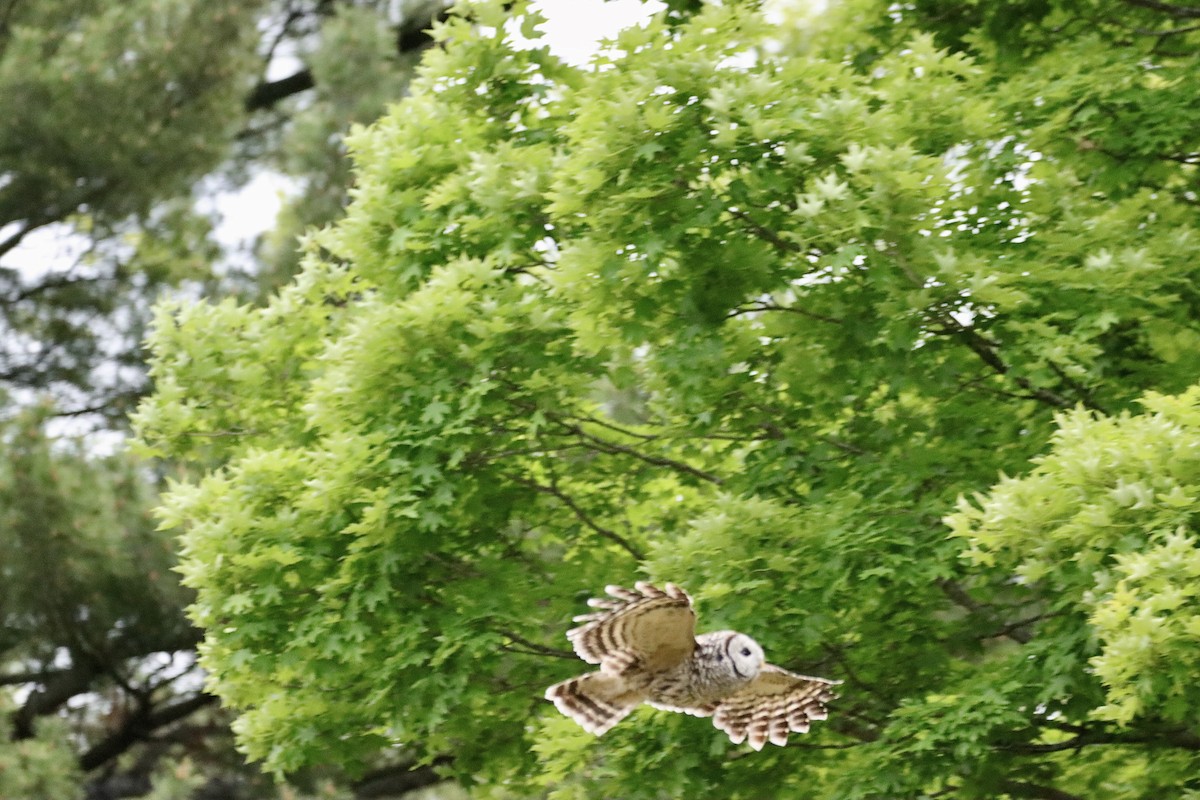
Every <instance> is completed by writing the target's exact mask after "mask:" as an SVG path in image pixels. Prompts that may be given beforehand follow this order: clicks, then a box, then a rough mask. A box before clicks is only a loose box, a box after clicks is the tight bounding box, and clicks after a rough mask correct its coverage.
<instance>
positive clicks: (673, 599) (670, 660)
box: [567, 582, 696, 674]
mask: <svg viewBox="0 0 1200 800" xmlns="http://www.w3.org/2000/svg"><path fill="white" fill-rule="evenodd" d="M604 591H605V592H607V593H608V594H609V595H610V596H611V598H612V599H609V598H607V597H604V598H593V599H592V600H589V601H588V605H589V606H592V607H593V608H598V609H601V610H600V611H596V612H593V613H591V614H583V615H581V616H578V617H575V621H576V622H582V623H584V624H583V625H580V626H579V627H577V628H572V629H571V630H569V631H567V639H569V640H570V641H571V644H572V645H573V646H574V648H575V653H576V655H578V656H579V657H580V658H582V659H583V660H584V661H587V662H588V663H590V664H599V665H600V668H601V669H602V670H604V671H605V672H612V673H616V674H624V673H627V672H630V671H633V670H646V671H650V672H657V671H660V670H664V669H670V668H671V667H673V666H675V665H676V664H679V663H681V662H682V661H683V660H684V659H686V658H688V657H690V656H691V655H692V653H693V651H694V650H695V649H696V612H695V611H693V610H692V598H690V597H688V594H687V592H685V591H684V590H683V589H680V588H679V587H678V586H676V585H675V584H673V583H668V584H666V585H665V586H664V588H662V589H659V588H658V587H656V586H652V585H650V584H649V583H644V582H639V583H636V584H634V588H633V589H625V588H622V587H620V586H606V587H604Z"/></svg>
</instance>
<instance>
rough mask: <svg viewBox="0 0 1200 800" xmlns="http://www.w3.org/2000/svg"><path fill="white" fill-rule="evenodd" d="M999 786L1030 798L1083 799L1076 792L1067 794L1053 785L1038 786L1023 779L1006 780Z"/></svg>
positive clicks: (1049, 799) (1009, 791)
mask: <svg viewBox="0 0 1200 800" xmlns="http://www.w3.org/2000/svg"><path fill="white" fill-rule="evenodd" d="M1000 788H1002V789H1003V790H1004V791H1006V792H1008V793H1009V794H1012V795H1014V796H1016V797H1028V798H1031V800H1083V798H1082V797H1080V796H1079V795H1076V794H1069V793H1067V792H1064V791H1062V790H1061V789H1055V788H1054V787H1053V786H1040V785H1038V784H1036V783H1027V782H1025V781H1014V780H1006V781H1004V782H1002V783H1001V784H1000Z"/></svg>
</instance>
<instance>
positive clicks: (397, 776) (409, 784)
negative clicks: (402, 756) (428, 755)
mask: <svg viewBox="0 0 1200 800" xmlns="http://www.w3.org/2000/svg"><path fill="white" fill-rule="evenodd" d="M453 762H454V759H453V758H452V757H451V756H438V757H437V758H435V759H434V760H433V761H432V762H431V763H429V764H425V765H422V766H419V767H414V766H413V765H412V764H398V765H395V766H391V767H383V768H382V769H377V770H373V771H371V772H368V773H367V774H366V775H364V776H363V777H362V779H361V780H359V781H358V782H357V783H356V784H355V785H354V797H355V798H356V800H374V798H377V797H399V796H400V795H404V794H408V793H409V792H415V791H416V790H417V789H424V788H426V787H427V786H433V785H435V784H438V783H443V782H444V781H445V780H446V778H444V777H442V776H441V775H440V774H438V771H437V768H438V767H444V766H446V765H448V764H452V763H453Z"/></svg>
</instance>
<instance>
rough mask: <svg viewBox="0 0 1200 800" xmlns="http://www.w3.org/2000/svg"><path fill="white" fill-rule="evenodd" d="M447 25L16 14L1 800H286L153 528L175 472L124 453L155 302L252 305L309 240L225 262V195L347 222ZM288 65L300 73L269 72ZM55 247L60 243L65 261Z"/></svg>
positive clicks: (3, 67)
mask: <svg viewBox="0 0 1200 800" xmlns="http://www.w3.org/2000/svg"><path fill="white" fill-rule="evenodd" d="M441 11H442V4H440V3H436V2H412V3H401V4H397V3H391V2H374V3H355V4H353V5H351V4H347V3H338V2H328V1H327V0H314V2H292V0H287V2H245V3H239V2H195V1H194V0H165V1H164V0H134V1H132V2H125V3H119V4H112V3H95V2H55V0H49V1H48V2H39V3H21V2H0V98H2V100H0V106H2V107H3V110H4V112H5V113H3V114H0V259H2V260H0V326H2V327H0V330H2V333H3V335H2V336H0V453H2V455H3V458H0V464H2V467H0V520H2V522H3V524H0V575H2V577H3V581H2V586H0V618H2V621H3V625H2V629H3V633H2V634H0V687H3V688H2V690H0V719H2V720H3V722H4V724H5V727H6V730H8V731H9V734H10V735H6V736H4V737H0V740H2V741H0V796H3V797H34V796H45V797H69V796H74V795H78V796H87V797H88V798H89V800H93V799H94V800H100V799H101V798H116V797H136V796H145V795H147V794H148V793H151V792H152V791H153V792H156V793H158V796H167V795H168V794H170V796H173V797H183V796H195V797H197V798H200V797H206V796H207V797H211V796H214V793H217V794H220V796H222V797H228V798H239V799H240V798H249V797H251V796H254V797H276V796H278V794H279V791H278V790H277V789H276V788H275V787H273V786H272V785H271V780H270V779H269V778H267V777H264V776H263V775H261V774H259V772H258V770H256V769H253V768H251V769H247V768H246V767H245V766H244V764H243V763H242V759H241V758H240V757H239V756H238V755H237V754H236V752H234V750H233V748H232V744H231V735H230V733H229V729H228V721H229V715H228V714H226V713H225V712H223V711H221V710H220V709H218V708H216V703H215V702H214V701H215V697H213V696H212V695H209V694H206V693H204V692H203V691H202V689H201V686H202V674H201V672H200V670H199V669H198V668H197V667H196V666H195V647H196V644H197V642H198V640H199V638H200V635H199V631H197V630H196V629H195V628H194V627H192V626H191V625H190V623H188V621H187V620H186V618H185V617H184V614H183V608H184V606H185V605H186V604H187V602H188V600H189V595H190V593H189V592H188V591H187V590H186V589H183V588H182V587H180V585H179V583H178V577H177V575H175V573H174V572H173V571H172V570H173V566H174V563H175V551H174V546H173V542H172V541H171V540H170V538H169V537H168V536H166V535H164V534H162V533H160V532H158V531H157V530H156V529H155V528H156V523H155V522H154V521H153V519H152V517H151V515H150V509H151V508H152V507H153V506H154V505H155V504H156V502H157V500H156V497H157V490H158V488H159V486H160V484H161V478H162V475H163V474H164V473H167V474H170V473H173V472H174V471H175V469H176V467H175V466H173V465H158V466H157V467H156V468H155V469H151V468H149V467H148V466H147V465H146V464H144V463H143V462H140V461H138V460H136V459H133V458H131V457H130V456H129V455H128V454H125V453H122V452H119V451H120V450H121V449H122V448H121V446H120V445H119V442H120V440H121V438H122V437H123V436H124V435H125V432H126V431H127V420H126V415H127V413H128V411H129V410H130V409H131V408H132V407H133V405H134V404H135V403H136V401H137V398H138V397H140V396H141V395H142V394H143V393H144V392H145V390H146V388H147V386H148V381H147V379H146V375H145V368H144V364H143V360H144V353H143V351H142V350H141V342H142V339H143V337H144V334H145V329H146V323H147V322H148V320H149V318H150V309H151V307H152V305H153V303H154V301H155V299H156V298H157V297H159V296H161V295H162V294H164V293H172V294H174V295H175V296H177V297H195V296H199V295H201V294H205V293H207V294H211V295H216V296H222V295H225V294H228V293H230V292H237V293H238V294H239V296H241V297H243V298H244V299H246V300H253V299H254V298H255V297H257V296H258V285H259V284H260V283H261V284H263V285H270V284H271V283H272V282H274V281H278V280H282V279H283V278H282V277H280V275H286V274H287V270H288V269H289V266H288V264H289V261H290V259H291V253H290V249H291V248H290V247H289V248H286V249H284V248H279V249H278V251H277V252H273V253H272V252H268V247H267V246H266V243H264V244H263V246H262V247H261V248H260V250H259V253H258V254H257V255H256V261H255V263H254V264H253V265H252V269H251V273H252V274H239V271H238V270H236V269H234V268H232V267H231V266H230V264H229V260H230V253H228V252H227V247H228V243H225V242H219V241H216V240H215V239H214V220H213V219H212V218H211V217H212V215H211V213H210V212H208V211H206V210H205V205H206V203H208V201H209V200H210V199H211V196H212V195H213V194H214V193H216V192H218V191H221V190H224V189H227V188H229V187H230V186H234V185H236V184H237V183H238V182H240V181H241V180H243V179H244V178H246V177H247V176H250V175H253V174H256V173H258V172H261V171H262V170H264V169H286V170H287V172H288V174H289V176H291V177H292V179H293V180H294V181H295V182H296V184H297V185H298V186H299V191H298V193H297V194H296V197H295V200H294V208H292V209H290V210H289V215H290V217H291V218H292V219H295V220H298V221H299V222H298V223H296V224H300V225H304V224H311V223H314V222H321V221H324V220H325V219H327V218H329V217H331V216H332V215H333V214H335V213H336V212H337V209H338V208H339V207H340V203H341V202H344V195H345V186H344V177H343V176H344V172H345V169H344V161H345V158H344V153H343V152H342V151H341V150H340V149H339V148H340V141H341V139H340V134H341V133H342V132H343V131H344V130H345V129H346V128H347V127H348V126H349V124H350V123H351V122H352V121H355V120H360V119H361V120H363V121H366V120H369V119H371V118H373V117H374V116H375V115H377V114H378V113H379V112H380V111H381V110H382V109H383V107H384V105H385V103H386V102H388V101H391V100H395V99H397V98H399V97H400V96H402V94H403V91H404V85H405V83H406V81H407V79H408V76H409V75H410V74H411V67H412V62H413V61H414V59H415V57H416V55H415V54H417V53H419V52H420V51H421V50H422V49H424V48H425V47H427V46H428V44H429V42H430V40H429V38H428V36H426V35H424V34H423V33H422V31H423V30H424V29H426V28H428V26H429V24H430V22H431V20H432V19H433V18H435V17H436V16H437V15H438V14H439V13H441ZM385 37H387V41H386V44H387V45H390V48H385V46H384V44H385V43H384V41H383V40H384V38H385ZM364 41H367V42H368V43H370V44H371V47H366V46H364V45H363V42H364ZM338 50H350V51H351V52H352V53H353V54H354V55H355V56H356V57H357V60H354V59H350V58H346V57H344V56H343V57H342V58H341V59H340V60H338V59H334V58H333V57H332V55H331V54H332V53H334V52H337V51H338ZM280 53H286V54H287V55H288V56H289V58H290V59H291V61H292V62H294V63H295V64H297V70H298V74H301V73H302V74H303V75H304V76H305V80H304V81H300V82H298V81H291V82H284V83H282V84H281V83H276V82H274V81H270V80H268V79H267V77H266V73H267V70H268V69H277V68H278V63H277V62H278V59H277V56H278V54H280ZM314 95H319V97H316V98H314ZM331 97H333V98H336V99H337V100H338V101H339V103H338V104H331V102H330V101H329V98H331ZM318 148H319V150H320V152H321V156H320V157H319V158H318V157H315V156H313V155H311V154H309V152H308V151H309V150H315V149H318ZM282 151H286V153H285V152H282ZM309 187H317V188H315V189H310V188H309ZM318 193H323V195H321V196H322V197H324V198H325V200H324V202H323V204H322V203H316V202H313V201H312V200H311V199H310V198H311V197H312V196H316V195H318ZM330 198H332V199H330ZM56 236H57V237H61V239H62V241H63V242H65V244H61V243H60V246H58V247H50V246H48V245H47V242H48V241H49V240H51V239H53V238H55V237H56ZM68 429H70V430H83V431H86V432H88V433H89V434H91V433H97V432H99V433H100V434H102V437H101V438H99V439H97V438H87V439H84V440H82V441H77V440H76V439H75V438H73V437H70V436H67V435H65V434H64V431H65V430H68ZM114 448H115V449H116V450H118V452H116V453H113V454H111V455H106V453H107V452H108V451H111V450H113V449H114ZM10 738H11V741H9V740H10ZM168 765H169V766H168ZM381 766H382V767H386V769H383V770H382V771H381V772H380V773H379V774H377V775H374V776H372V777H371V779H370V780H369V781H368V782H365V783H362V784H359V785H356V786H350V785H349V784H347V783H346V782H345V781H343V780H341V778H340V776H339V775H338V773H336V772H332V771H320V770H317V771H312V772H310V773H307V774H305V775H296V776H293V777H295V778H296V786H295V787H293V788H292V789H291V791H293V792H295V791H299V790H301V789H304V790H311V791H312V792H315V793H317V794H319V795H320V796H323V797H328V796H331V793H332V792H335V791H336V792H342V793H343V796H345V794H344V793H345V792H353V793H355V794H357V795H360V796H364V797H367V796H381V794H380V793H381V792H383V791H384V790H388V789H390V788H394V787H395V786H402V785H403V781H400V780H395V779H393V778H394V776H393V773H398V772H400V771H399V770H398V769H397V767H396V766H395V765H388V764H381ZM419 774H422V775H423V774H424V773H419ZM403 777H404V778H406V779H409V780H410V781H411V776H409V775H408V773H407V771H405V772H404V774H403ZM331 781H333V782H336V783H338V784H339V785H338V787H336V788H328V786H332V785H333V783H331ZM427 782H428V781H427ZM297 787H299V788H297ZM285 791H287V790H285Z"/></svg>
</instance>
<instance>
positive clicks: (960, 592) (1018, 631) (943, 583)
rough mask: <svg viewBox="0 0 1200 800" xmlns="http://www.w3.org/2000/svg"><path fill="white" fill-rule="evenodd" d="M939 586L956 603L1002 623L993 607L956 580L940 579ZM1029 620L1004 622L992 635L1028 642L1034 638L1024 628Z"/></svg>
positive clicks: (985, 617) (1021, 642)
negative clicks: (972, 594)
mask: <svg viewBox="0 0 1200 800" xmlns="http://www.w3.org/2000/svg"><path fill="white" fill-rule="evenodd" d="M938 587H939V588H940V589H941V590H942V591H943V592H944V593H945V594H946V596H947V597H949V598H950V599H951V600H953V601H954V603H955V605H958V606H961V607H962V608H965V609H966V610H967V611H970V612H971V613H972V614H976V615H978V616H981V617H983V618H984V619H986V620H988V621H989V622H991V623H992V624H1000V623H998V621H997V620H996V618H995V614H993V613H992V609H990V608H988V607H987V606H985V605H984V604H983V603H980V602H979V601H978V600H976V599H975V598H974V597H971V595H970V594H968V593H967V590H966V589H964V588H963V587H962V586H961V585H959V584H958V583H956V582H955V581H952V580H950V579H948V578H945V579H942V580H939V581H938ZM1029 622H1030V620H1025V621H1022V622H1019V623H1012V624H1003V625H1001V626H1000V628H999V629H998V630H997V631H996V632H995V633H993V634H991V636H1004V637H1006V638H1008V639H1012V640H1013V641H1014V642H1017V643H1018V644H1028V643H1029V642H1030V640H1032V639H1033V634H1032V633H1030V632H1029V631H1027V630H1023V629H1022V627H1023V626H1024V625H1026V624H1028V623H1029Z"/></svg>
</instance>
